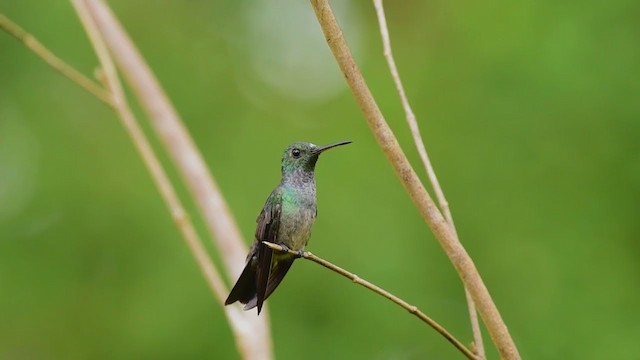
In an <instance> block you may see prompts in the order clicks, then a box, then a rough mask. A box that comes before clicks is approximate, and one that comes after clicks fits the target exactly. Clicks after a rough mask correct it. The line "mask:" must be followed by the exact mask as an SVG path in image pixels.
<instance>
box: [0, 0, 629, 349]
mask: <svg viewBox="0 0 640 360" xmlns="http://www.w3.org/2000/svg"><path fill="white" fill-rule="evenodd" d="M110 3H111V5H112V6H113V8H114V11H115V13H116V14H117V16H118V17H119V18H120V20H121V21H122V22H123V24H124V25H125V27H126V28H127V29H128V31H129V32H130V34H131V36H132V38H133V39H134V40H135V41H136V43H137V45H138V46H139V48H140V50H141V52H142V53H143V54H144V56H145V57H146V59H147V60H148V62H149V64H150V65H151V67H152V68H153V69H154V71H155V72H156V74H157V76H158V78H159V79H160V80H161V82H162V84H163V85H164V86H165V88H166V90H167V92H168V93H169V95H170V97H171V98H172V100H173V102H174V103H175V105H176V107H177V109H178V111H179V112H180V113H181V115H182V116H183V118H184V120H185V122H186V125H187V127H188V128H189V130H190V132H191V134H192V135H193V136H194V138H195V141H196V142H197V144H198V146H199V148H200V149H201V151H202V153H203V154H204V156H205V158H206V161H207V163H208V164H209V165H210V167H211V169H212V171H213V173H214V175H215V177H216V179H217V181H218V182H219V184H220V186H221V188H222V189H223V191H224V193H225V196H226V199H227V201H228V202H229V205H230V207H231V209H232V210H233V213H234V214H235V216H236V217H237V220H238V223H239V225H240V227H241V229H242V231H243V233H244V234H245V235H246V241H247V242H249V241H250V240H251V236H252V235H253V231H254V226H255V223H254V221H255V217H256V215H257V213H258V211H259V210H260V209H261V207H262V205H263V202H264V200H265V199H266V197H267V195H268V194H269V192H270V190H271V189H272V188H273V186H275V185H276V184H277V182H278V180H279V176H280V173H279V159H280V154H281V151H282V149H283V148H284V147H285V146H286V145H287V144H288V143H290V142H293V141H296V140H307V141H311V142H314V143H317V144H324V143H328V142H331V141H337V140H343V139H351V140H353V141H354V144H352V145H350V146H348V147H345V148H341V149H339V150H336V151H335V152H331V153H330V154H327V155H325V156H323V158H322V159H321V160H320V162H319V164H318V168H317V170H318V171H317V182H318V187H319V190H318V202H319V218H318V221H317V223H316V226H315V228H314V234H313V237H312V240H311V242H310V245H309V249H310V250H312V251H313V252H315V253H316V254H318V255H320V256H323V257H325V258H327V259H329V260H331V261H334V262H335V263H337V264H340V265H341V266H344V267H345V268H347V269H350V270H352V271H354V272H355V273H357V274H358V275H360V276H362V277H364V278H367V279H369V280H371V281H373V282H375V283H377V284H379V285H381V286H383V287H385V288H387V289H388V290H390V291H392V292H394V293H396V294H398V295H399V296H401V297H403V298H405V299H406V300H408V301H409V302H411V303H413V304H415V305H418V306H419V307H420V308H421V309H423V310H424V311H425V312H426V313H428V314H429V315H430V316H432V317H434V318H435V319H437V320H438V321H440V322H441V323H442V324H443V325H445V326H446V327H447V328H448V329H449V330H451V331H452V332H453V333H454V334H456V335H457V336H459V337H460V338H461V339H464V340H465V341H470V339H471V337H470V330H469V326H468V318H467V314H466V305H465V302H464V293H463V289H462V287H461V285H460V281H459V279H458V277H457V275H456V273H455V271H454V270H453V269H452V267H451V266H450V263H449V261H448V259H447V258H446V257H445V256H444V255H443V253H442V251H441V249H440V248H439V246H438V244H437V242H436V241H435V240H434V239H433V236H432V235H431V233H430V232H429V230H428V228H427V226H426V225H425V224H424V222H423V220H422V219H421V217H420V216H419V215H418V214H417V212H416V210H415V209H414V206H413V204H412V202H411V200H410V199H409V197H408V196H407V195H406V194H405V193H404V191H403V189H402V187H401V185H400V183H399V181H398V180H397V178H396V176H395V175H394V174H393V172H392V170H391V168H390V166H389V165H388V163H387V161H386V159H385V158H384V156H383V154H382V152H381V151H380V149H379V148H378V147H377V146H376V144H375V141H374V140H373V138H372V136H371V134H370V131H369V130H368V128H367V127H366V124H365V122H364V121H363V119H362V115H361V113H360V112H359V110H358V108H357V106H356V104H355V102H354V100H353V98H352V97H351V94H350V92H349V91H348V89H347V88H346V87H345V84H344V81H343V80H342V78H341V75H340V73H339V72H338V69H337V66H336V65H335V62H334V61H333V59H332V58H331V57H330V55H329V50H328V48H327V47H326V45H325V44H324V43H323V39H322V36H321V34H320V29H319V27H318V25H317V24H316V22H315V20H314V18H313V13H312V10H311V8H310V6H308V4H306V3H305V2H297V1H293V0H288V1H277V2H264V3H253V2H252V3H249V2H246V1H244V2H239V1H233V0H224V1H204V0H190V1H176V0H173V1H169V0H139V1H125V0H113V1H110ZM385 5H386V8H387V17H388V21H389V27H390V31H391V36H392V41H393V45H394V50H395V55H396V61H397V63H398V66H399V68H400V72H401V75H402V76H403V79H404V81H405V86H406V88H407V91H408V94H409V96H410V100H411V101H412V104H413V106H414V110H415V113H416V114H417V116H418V119H419V121H420V126H421V127H422V130H423V134H424V137H425V141H426V143H427V147H428V150H429V151H430V155H431V158H432V161H433V163H434V166H435V167H436V170H437V172H438V174H439V176H440V180H441V183H442V185H443V187H444V190H445V192H446V194H447V196H448V199H449V202H450V204H451V207H452V210H453V213H454V217H455V219H456V224H457V226H458V231H459V233H460V236H461V239H462V241H463V242H464V243H465V245H466V247H467V249H468V251H469V253H470V254H471V255H472V256H473V258H474V261H475V263H476V265H477V266H478V268H479V270H480V271H481V273H482V275H483V278H484V280H485V282H486V284H487V285H488V287H489V289H490V290H491V293H492V295H493V296H494V299H495V301H496V303H497V305H498V307H499V308H500V310H501V312H502V315H503V317H504V319H505V321H506V322H507V324H508V325H509V329H510V330H511V332H512V334H513V336H514V338H515V340H516V342H517V344H518V345H519V348H520V351H521V354H522V355H523V357H525V358H530V359H559V358H562V359H572V358H582V359H584V358H591V359H604V358H626V359H631V358H638V357H640V350H638V347H637V339H638V338H640V325H639V324H640V312H638V311H637V308H636V306H637V304H638V303H640V290H639V289H640V288H639V287H638V284H639V283H640V261H639V257H640V255H639V254H640V242H639V241H638V240H639V239H638V233H639V232H640V221H639V220H640V219H639V216H638V215H639V214H640V141H639V139H640V122H639V118H640V101H639V95H640V71H638V64H639V63H640V42H639V41H638V39H639V38H640V27H639V26H638V14H639V13H640V3H639V2H638V1H631V0H614V1H612V2H606V3H605V2H600V1H594V0H588V1H586V2H585V1H564V2H557V1H549V0H543V1H530V0H529V1H527V0H525V1H520V2H507V1H501V0H498V1H494V2H490V3H487V2H483V3H476V2H472V1H453V2H451V1H418V0H411V1H402V2H394V1H387V3H386V4H385ZM336 6H337V7H338V9H337V10H338V16H339V18H340V21H341V22H342V24H343V25H344V28H345V32H346V36H347V39H348V41H350V43H351V45H352V46H353V48H354V53H355V56H356V58H357V60H358V62H359V64H360V65H361V67H362V70H363V73H364V75H365V77H366V78H367V80H368V82H369V85H370V86H371V88H372V91H373V92H374V95H375V96H376V98H377V100H378V101H379V103H380V106H381V108H382V109H383V111H384V113H385V115H386V117H387V120H388V121H389V123H390V124H391V126H392V127H393V128H394V130H395V131H396V134H397V136H398V138H399V140H400V141H401V143H402V144H404V149H405V151H406V152H407V154H408V156H409V157H410V159H411V160H412V161H413V163H414V165H415V166H416V168H417V169H418V170H419V173H420V174H422V173H423V171H422V170H421V167H420V166H419V162H418V157H417V154H416V151H415V150H414V148H413V145H412V143H411V140H410V135H409V132H408V130H407V126H406V125H405V123H404V117H403V113H402V109H401V108H400V105H399V101H398V98H397V95H396V93H395V90H394V87H393V83H392V81H391V79H390V77H389V74H388V71H387V67H386V64H385V62H384V59H383V57H382V52H381V44H380V40H379V35H378V30H377V22H376V19H375V15H374V11H373V7H372V4H371V3H370V2H368V1H364V2H349V3H343V2H336ZM0 12H2V13H5V14H6V15H7V16H9V17H10V18H12V19H13V20H14V21H16V22H18V23H19V24H21V25H22V26H23V27H25V28H26V29H27V30H28V31H30V32H32V33H33V34H34V35H36V36H37V37H38V38H39V39H40V40H41V41H42V42H43V43H44V44H46V45H47V46H49V47H50V48H51V49H52V50H54V52H56V53H57V54H58V55H60V56H61V57H62V58H64V59H65V60H67V61H68V62H69V63H71V64H73V65H74V66H76V67H77V68H78V69H80V70H81V71H83V72H84V73H86V74H91V73H92V72H93V70H94V67H95V66H96V64H97V61H96V59H95V56H94V55H93V52H92V50H91V47H90V45H89V43H88V41H87V39H86V36H85V34H84V33H83V31H82V28H81V26H80V25H79V22H78V20H77V18H76V17H75V14H74V12H73V10H72V8H71V7H70V5H69V3H68V2H66V1H46V2H45V1H36V0H21V1H16V0H0ZM0 84H1V86H0V319H1V321H0V359H77V358H78V359H87V358H92V359H94V358H110V359H120V358H137V359H158V358H166V359H177V358H180V359H186V358H192V359H203V358H217V359H227V358H229V359H233V358H237V357H238V355H237V352H236V349H235V345H234V342H233V339H232V337H231V333H230V331H229V328H228V326H227V324H226V322H225V318H224V315H223V312H222V310H221V307H220V306H219V305H218V304H216V303H215V301H214V299H213V297H212V296H211V294H210V293H209V291H208V289H207V287H206V286H205V283H204V281H203V279H202V277H201V275H200V273H199V271H198V269H197V267H196V265H195V262H194V261H193V260H192V258H191V256H190V254H189V252H188V250H187V248H186V246H185V245H184V243H183V241H182V239H181V238H180V236H179V234H178V232H177V231H176V229H175V226H174V225H173V223H172V221H171V220H170V217H169V214H168V212H167V209H166V208H165V206H164V204H163V202H162V201H161V199H160V198H159V196H158V193H157V191H156V189H155V187H154V185H153V183H152V181H151V179H150V177H149V174H148V173H147V171H146V170H145V168H144V166H143V164H142V162H141V161H140V158H139V157H138V155H137V154H136V152H135V150H134V148H133V146H132V145H131V142H130V141H129V139H128V137H127V134H126V133H125V131H123V129H122V127H121V126H120V124H119V121H118V120H117V118H116V117H115V115H114V113H113V112H112V111H111V110H110V109H108V108H106V107H105V106H104V105H103V104H101V103H99V102H98V101H97V100H96V99H95V98H92V96H91V95H89V94H87V93H85V92H84V91H83V90H82V89H80V88H79V87H77V86H76V85H74V84H72V83H70V82H69V81H68V80H66V79H64V78H62V77H61V76H59V75H58V74H57V73H55V72H53V71H52V70H51V69H49V68H48V67H47V66H46V65H45V64H44V63H43V62H42V61H41V60H40V59H38V58H36V57H35V56H34V55H33V54H31V53H30V52H29V51H27V50H26V49H25V48H24V47H23V46H22V45H20V44H19V43H17V42H16V41H15V40H14V39H12V38H10V37H9V36H7V35H6V34H0ZM145 128H146V129H147V130H149V127H148V125H145ZM149 133H150V134H151V132H149ZM155 144H156V148H157V149H159V152H160V153H161V155H162V156H163V160H164V161H165V163H166V164H169V162H168V161H167V157H166V154H165V153H164V151H162V149H161V147H159V146H157V145H158V144H157V142H156V143H155ZM171 174H172V176H173V178H174V179H176V180H178V176H176V173H175V171H171ZM180 191H181V194H182V195H186V192H185V190H184V187H180ZM183 197H184V198H186V196H183ZM189 209H190V212H191V214H192V215H193V216H194V218H195V219H196V220H197V221H198V227H199V229H201V230H203V231H201V233H202V234H203V237H204V238H205V239H208V237H207V234H206V232H205V231H204V227H203V226H202V222H201V221H200V220H199V219H198V217H197V212H196V210H195V208H194V206H193V204H192V203H189ZM208 245H209V247H210V250H211V252H212V254H214V256H216V257H218V256H219V255H218V254H216V250H215V249H214V248H213V246H211V243H210V242H208ZM268 305H269V310H270V315H271V322H272V326H273V335H274V342H275V349H276V355H277V357H278V358H281V359H295V358H300V356H301V355H304V357H305V358H308V359H326V358H343V359H424V358H431V359H448V358H459V357H460V356H459V354H458V353H457V352H456V351H455V349H454V348H453V347H452V346H451V345H449V344H448V343H447V342H446V341H444V340H443V339H442V338H440V337H439V336H437V335H436V333H435V332H434V331H432V330H431V329H429V328H427V327H426V326H424V325H423V324H421V323H420V322H418V321H416V320H415V319H413V318H412V317H410V316H409V315H407V314H406V313H405V312H403V311H401V310H400V309H399V308H397V307H395V306H392V305H391V304H389V303H387V302H386V301H385V300H383V299H382V298H380V297H377V296H374V295H372V294H370V293H368V292H367V291H365V290H363V289H361V288H358V287H356V286H354V285H352V284H351V283H349V282H348V281H345V280H344V279H342V278H339V277H337V276H336V275H335V274H332V273H329V272H327V271H326V270H324V269H322V268H320V267H319V266H316V265H313V264H311V263H308V262H305V261H298V262H297V263H296V265H295V266H294V269H293V271H292V272H291V273H290V275H288V276H287V280H286V281H284V283H283V286H281V287H280V289H278V291H277V292H276V293H275V294H274V296H273V297H272V298H271V299H270V300H269V301H268ZM485 338H486V341H487V348H489V355H490V357H491V358H497V354H496V352H495V350H494V349H493V347H492V346H491V345H490V342H489V339H488V337H487V336H486V334H485Z"/></svg>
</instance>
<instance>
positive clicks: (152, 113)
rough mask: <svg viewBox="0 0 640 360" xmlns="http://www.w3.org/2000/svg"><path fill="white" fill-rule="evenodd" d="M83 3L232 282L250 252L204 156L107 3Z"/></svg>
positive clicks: (91, 1)
mask: <svg viewBox="0 0 640 360" xmlns="http://www.w3.org/2000/svg"><path fill="white" fill-rule="evenodd" d="M86 4H87V8H88V10H89V13H90V14H91V16H92V17H93V18H94V19H95V22H96V25H97V27H98V29H99V31H100V33H101V34H102V36H103V37H104V39H105V42H106V44H107V46H108V47H109V49H110V50H111V53H112V54H113V57H114V59H115V61H116V63H117V65H118V66H119V67H120V69H121V70H122V73H123V75H124V77H125V78H126V80H127V81H128V83H129V84H130V85H131V87H132V89H133V91H134V93H135V94H136V96H137V98H138V99H139V101H140V103H141V105H142V107H143V109H144V110H145V112H146V113H147V114H148V116H149V118H150V119H151V125H152V126H153V129H154V130H155V131H156V133H157V134H158V137H159V138H160V140H161V141H162V142H163V144H164V146H165V148H166V149H167V151H168V152H169V155H170V156H171V159H172V160H173V162H174V164H175V165H176V167H177V169H178V170H179V172H180V175H181V176H182V178H183V180H184V181H185V183H186V184H187V188H188V189H189V191H190V193H191V195H192V197H193V198H194V200H195V201H196V204H197V205H198V208H199V209H200V211H201V213H202V214H203V217H204V219H205V222H206V224H207V226H208V228H209V231H210V232H211V234H212V238H213V239H215V240H216V242H215V245H216V246H217V247H218V249H219V251H220V253H221V254H223V256H222V259H223V261H224V263H225V269H226V271H227V274H228V275H229V279H231V280H235V279H236V278H237V277H238V276H239V275H240V273H241V272H242V269H243V267H244V263H245V256H246V253H247V251H248V249H247V246H246V245H245V243H244V241H243V240H242V235H241V234H240V230H239V229H238V225H237V224H236V222H235V219H234V218H233V216H232V215H231V211H230V210H229V207H228V205H227V203H226V201H225V199H224V197H223V195H222V192H221V191H220V189H219V188H218V185H217V184H216V182H215V180H214V179H213V176H212V175H211V172H210V171H209V168H208V167H207V165H206V163H205V162H204V159H203V157H202V154H201V153H200V151H199V150H198V148H197V147H196V146H195V144H194V142H193V139H192V138H191V135H190V134H189V132H188V131H187V128H186V127H185V125H184V122H183V121H182V120H181V119H180V116H179V115H178V113H177V112H176V110H175V108H174V107H173V105H172V104H171V101H170V100H169V98H168V97H167V95H166V94H165V92H164V90H163V89H162V87H161V86H160V84H159V82H158V80H157V79H156V77H155V75H154V74H153V73H152V72H151V69H149V67H148V66H147V64H146V63H145V61H144V59H143V57H142V56H141V55H140V53H139V52H138V50H137V49H136V47H135V45H134V44H133V43H132V41H131V40H130V39H129V37H128V35H127V34H126V32H125V30H124V29H123V28H122V25H121V24H120V23H119V21H118V20H117V18H116V17H115V16H114V14H113V13H112V12H111V9H109V7H108V5H107V4H105V3H104V1H102V0H88V1H86Z"/></svg>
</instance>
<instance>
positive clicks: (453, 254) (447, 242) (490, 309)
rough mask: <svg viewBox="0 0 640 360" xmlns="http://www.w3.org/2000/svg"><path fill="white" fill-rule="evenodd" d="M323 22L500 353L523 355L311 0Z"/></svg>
mask: <svg viewBox="0 0 640 360" xmlns="http://www.w3.org/2000/svg"><path fill="white" fill-rule="evenodd" d="M311 4H312V6H313V9H314V11H315V13H316V17H317V19H318V22H319V23H320V27H321V28H322V31H323V33H324V36H325V39H326V41H327V44H328V45H329V48H330V49H331V51H332V52H333V55H334V57H335V58H336V61H337V62H338V65H339V66H340V69H341V71H342V73H343V74H344V76H345V78H346V81H347V83H348V85H349V87H350V88H351V91H352V93H353V95H354V97H355V99H356V101H357V103H358V105H359V106H360V108H361V110H362V112H363V113H364V115H365V119H366V120H367V123H368V125H369V127H370V129H371V131H372V132H373V134H374V136H375V138H376V140H377V142H378V144H379V145H380V147H381V148H382V150H383V151H384V153H385V155H386V156H387V159H388V160H389V162H390V163H391V165H392V167H393V169H394V170H395V172H396V174H397V175H398V177H399V178H400V180H401V182H402V184H403V186H404V188H405V189H406V191H407V192H408V193H409V195H410V196H411V199H412V200H413V202H414V203H415V205H416V207H417V208H418V210H419V211H420V213H421V214H422V216H423V218H424V219H425V221H426V222H427V224H428V225H429V227H430V228H431V231H432V232H433V234H434V235H435V237H436V239H437V240H438V241H439V243H440V245H441V246H442V248H443V249H444V251H445V253H446V254H447V256H448V257H449V259H450V260H451V262H452V264H453V265H454V267H455V269H456V271H457V272H458V274H459V276H460V278H461V279H462V281H463V283H464V284H465V286H466V287H467V289H469V292H470V293H471V296H472V297H473V300H474V302H475V303H476V306H477V307H478V310H479V312H480V315H481V316H482V318H483V320H484V322H485V324H486V325H487V329H488V331H489V333H490V334H491V338H492V340H493V342H494V343H495V344H496V346H497V348H498V351H499V352H500V355H501V356H502V357H503V358H505V359H508V360H511V359H519V358H520V355H519V354H518V350H517V348H516V346H515V343H514V342H513V339H512V338H511V335H510V334H509V331H508V329H507V326H506V324H505V323H504V321H503V320H502V317H501V316H500V312H499V311H498V308H497V307H496V305H495V303H494V302H493V300H492V299H491V295H490V294H489V291H488V289H487V287H486V286H485V284H484V282H483V281H482V278H481V277H480V274H479V273H478V270H477V269H476V267H475V264H474V263H473V260H472V259H471V257H470V256H469V254H467V252H466V250H465V249H464V247H463V246H462V244H461V243H460V242H459V241H458V239H457V237H456V235H455V233H454V232H453V230H452V228H451V226H450V225H449V223H448V222H447V221H446V219H445V218H444V217H443V216H442V214H441V213H440V211H439V210H438V207H437V206H436V204H435V203H434V202H433V200H432V199H431V197H430V196H429V194H428V193H427V191H426V189H425V188H424V186H423V184H422V182H420V179H419V178H418V176H417V175H416V173H415V171H414V169H413V168H412V167H411V164H410V163H409V161H408V160H407V158H406V156H405V155H404V153H403V151H402V149H401V148H400V145H399V144H398V141H397V139H396V137H395V135H394V134H393V132H392V131H391V128H389V125H388V124H387V122H386V121H385V119H384V116H383V115H382V113H381V111H380V109H379V108H378V105H377V104H376V102H375V100H374V98H373V95H372V94H371V91H370V90H369V88H368V86H367V84H366V82H365V80H364V78H363V77H362V74H361V73H360V70H359V69H358V66H357V65H356V63H355V60H354V59H353V56H352V55H351V52H350V50H349V48H348V46H347V43H346V41H345V39H344V35H343V34H342V31H341V30H340V27H339V25H338V23H337V20H336V18H335V15H334V14H333V11H332V9H331V7H330V5H329V2H328V0H311Z"/></svg>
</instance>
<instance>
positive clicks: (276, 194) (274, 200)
mask: <svg viewBox="0 0 640 360" xmlns="http://www.w3.org/2000/svg"><path fill="white" fill-rule="evenodd" d="M281 213H282V195H281V193H280V187H277V188H276V189H275V190H274V191H273V192H272V193H271V195H270V196H269V198H268V199H267V201H266V203H265V205H264V208H263V209H262V212H260V215H258V219H257V222H258V226H257V227H256V241H257V244H256V245H257V255H258V256H257V260H258V265H257V269H256V304H255V306H257V307H258V314H260V310H262V304H263V303H264V300H266V298H267V297H268V296H269V294H270V293H271V292H272V291H273V288H275V286H273V288H272V289H271V291H269V289H268V288H269V287H270V286H269V285H270V284H269V282H270V281H269V277H270V274H271V267H272V262H273V251H272V250H271V249H270V248H269V247H268V246H266V245H264V244H263V243H262V241H268V242H271V243H277V239H278V230H279V228H280V215H281ZM278 282H279V281H278ZM252 305H253V301H250V302H249V303H248V304H247V306H245V310H246V309H247V308H252V307H253V306H252Z"/></svg>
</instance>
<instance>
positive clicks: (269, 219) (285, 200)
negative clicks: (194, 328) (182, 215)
mask: <svg viewBox="0 0 640 360" xmlns="http://www.w3.org/2000/svg"><path fill="white" fill-rule="evenodd" d="M349 143H351V141H342V142H338V143H335V144H331V145H326V146H316V145H314V144H311V143H306V142H296V143H293V144H291V145H289V146H287V148H286V149H285V150H284V153H283V154H282V180H280V184H279V185H278V186H277V187H276V188H275V189H273V191H272V192H271V195H269V198H268V199H267V201H266V203H265V204H264V208H262V211H261V212H260V215H258V219H257V220H256V222H257V223H258V226H257V228H256V235H255V240H254V241H253V245H252V246H251V250H250V251H249V255H247V264H246V266H245V267H244V270H243V271H242V274H241V275H240V278H239V279H238V281H237V282H236V284H235V285H234V286H233V289H231V293H230V294H229V297H228V298H227V300H226V301H225V302H224V304H225V305H229V304H233V303H234V302H236V301H240V302H241V303H242V304H245V306H244V309H245V310H249V309H253V308H254V307H256V306H257V307H258V314H260V310H261V309H262V304H263V303H264V301H265V300H266V299H267V298H268V297H269V295H271V293H273V291H274V290H275V289H276V287H278V284H280V282H281V281H282V279H283V278H284V276H285V275H286V274H287V271H289V268H290V267H291V264H293V261H294V260H295V259H296V258H297V257H300V256H301V255H302V252H303V250H304V246H305V245H306V244H307V242H308V241H309V237H310V236H311V226H312V225H313V223H314V222H315V220H316V214H317V210H316V179H315V177H314V170H315V168H316V162H317V161H318V157H319V156H320V154H321V153H322V152H323V151H325V150H329V149H331V148H334V147H336V146H340V145H346V144H349ZM263 241H268V242H271V243H275V244H278V245H281V246H283V247H285V248H287V249H290V250H294V251H297V252H298V253H299V254H300V255H299V256H295V255H292V254H290V253H283V252H280V251H274V250H272V249H271V248H269V247H268V246H266V245H264V244H263V243H262V242H263Z"/></svg>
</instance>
